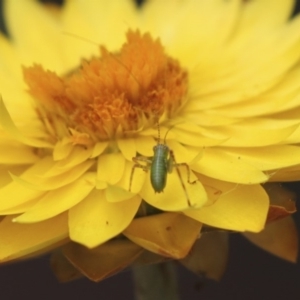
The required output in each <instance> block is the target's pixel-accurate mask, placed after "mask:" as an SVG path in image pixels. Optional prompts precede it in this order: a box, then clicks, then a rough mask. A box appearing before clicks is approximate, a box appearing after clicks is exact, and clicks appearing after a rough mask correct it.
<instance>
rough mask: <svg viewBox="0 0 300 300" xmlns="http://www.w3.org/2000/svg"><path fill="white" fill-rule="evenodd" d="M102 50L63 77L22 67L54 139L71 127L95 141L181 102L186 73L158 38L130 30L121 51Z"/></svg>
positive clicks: (148, 121)
mask: <svg viewBox="0 0 300 300" xmlns="http://www.w3.org/2000/svg"><path fill="white" fill-rule="evenodd" d="M100 52H101V56H100V57H95V58H92V59H91V60H89V61H83V62H82V64H81V67H80V68H79V69H78V70H76V71H74V72H72V73H71V74H68V75H67V76H58V75H57V74H55V73H54V72H51V71H45V70H44V69H43V68H42V67H41V66H39V65H34V66H33V67H30V68H24V77H25V81H26V83H27V84H28V86H29V91H30V93H31V94H32V95H33V97H34V99H35V100H36V102H37V111H38V113H39V115H40V116H41V119H42V120H43V121H44V123H45V126H46V127H47V129H48V131H49V132H50V133H51V134H53V135H55V138H56V139H61V138H63V137H64V136H66V135H70V134H72V133H74V132H77V133H80V134H82V135H84V136H85V137H88V139H90V140H92V141H93V142H96V141H99V140H108V139H111V138H113V137H115V136H119V135H121V136H126V135H128V134H129V133H130V134H134V133H135V132H136V131H138V130H139V129H141V128H145V127H149V126H153V125H154V124H155V123H156V122H157V121H158V120H159V119H160V117H161V116H162V115H164V116H165V117H167V118H170V117H171V116H172V115H173V114H174V113H176V111H178V109H179V108H180V107H181V106H182V104H183V102H184V100H185V96H186V94H187V85H188V77H187V72H186V71H184V70H183V69H182V68H181V67H180V65H179V63H178V62H177V61H176V60H174V59H172V58H171V57H169V56H167V55H166V54H165V53H164V49H163V47H162V45H161V43H160V41H159V40H153V39H152V38H151V36H150V35H149V34H144V35H141V34H140V33H139V32H138V31H137V32H133V31H129V32H128V33H127V42H126V43H125V44H124V45H123V47H122V48H121V51H120V52H119V53H115V54H112V53H110V52H108V51H107V50H106V49H105V48H104V47H101V49H100Z"/></svg>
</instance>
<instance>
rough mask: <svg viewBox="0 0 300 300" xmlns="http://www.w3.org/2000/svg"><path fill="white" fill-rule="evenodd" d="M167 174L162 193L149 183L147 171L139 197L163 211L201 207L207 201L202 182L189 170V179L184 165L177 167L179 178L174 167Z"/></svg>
mask: <svg viewBox="0 0 300 300" xmlns="http://www.w3.org/2000/svg"><path fill="white" fill-rule="evenodd" d="M174 169H175V170H173V172H172V173H171V174H167V176H168V177H167V184H166V187H165V189H164V191H163V192H162V193H156V192H155V191H154V189H153V187H152V185H151V181H150V172H148V173H147V177H146V180H145V184H144V186H143V188H142V190H141V192H140V195H141V197H142V198H143V199H144V200H145V201H147V202H148V203H149V204H151V205H152V206H154V207H157V208H159V209H161V210H165V211H181V210H184V209H187V208H189V207H194V208H199V207H202V206H203V205H204V204H205V203H206V201H207V195H206V191H205V189H204V187H203V186H202V184H201V183H200V182H199V181H197V177H196V176H195V174H194V173H193V172H192V171H191V172H190V175H191V176H190V180H191V182H194V183H193V184H192V183H189V182H188V181H187V178H188V173H187V170H186V168H185V167H183V166H182V167H179V168H178V169H179V171H180V174H181V179H180V177H179V176H178V174H177V172H176V168H174Z"/></svg>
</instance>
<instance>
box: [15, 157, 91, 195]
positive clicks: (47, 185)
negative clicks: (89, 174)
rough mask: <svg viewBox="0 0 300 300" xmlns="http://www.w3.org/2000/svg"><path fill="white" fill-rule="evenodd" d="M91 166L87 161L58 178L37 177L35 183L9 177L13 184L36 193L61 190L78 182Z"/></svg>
mask: <svg viewBox="0 0 300 300" xmlns="http://www.w3.org/2000/svg"><path fill="white" fill-rule="evenodd" d="M93 164H94V162H93V161H87V162H85V163H82V164H80V165H78V166H76V167H75V168H72V170H71V171H68V172H65V173H63V174H61V175H58V176H52V177H50V178H47V177H46V178H44V177H42V178H38V177H37V178H36V180H35V182H30V181H26V180H23V179H22V178H21V177H17V176H14V175H13V174H11V177H12V179H13V180H14V181H15V182H17V183H19V184H20V185H23V186H25V187H27V188H28V189H33V190H38V191H49V190H54V189H58V188H61V187H63V186H65V185H68V184H70V183H72V182H74V181H76V180H78V178H79V177H81V176H82V175H84V173H86V171H87V170H88V169H89V168H90V167H91V166H92V165H93Z"/></svg>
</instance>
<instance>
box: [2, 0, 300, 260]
mask: <svg viewBox="0 0 300 300" xmlns="http://www.w3.org/2000/svg"><path fill="white" fill-rule="evenodd" d="M292 5H293V1H287V0H280V1H276V5H275V4H274V3H273V1H267V0H265V1H242V0H232V1H199V0H186V1H171V0H168V1H158V0H149V1H146V3H145V5H144V6H143V7H142V8H137V7H136V6H135V5H134V3H133V1H120V0H114V1H110V2H109V3H108V2H107V1H88V2H86V1H80V0H77V1H75V0H69V1H66V3H65V5H64V6H63V7H62V8H61V9H59V10H57V11H52V10H51V11H50V10H47V9H45V7H44V6H42V5H40V4H38V3H37V2H36V1H33V0H28V1H21V2H20V1H17V0H7V1H6V2H5V15H6V19H7V26H8V30H9V33H10V37H11V39H9V40H8V39H7V38H5V37H4V36H1V40H0V43H1V44H0V59H1V68H0V82H1V95H2V99H3V101H2V102H1V106H0V124H1V131H0V143H1V152H0V160H1V171H0V172H1V173H0V179H1V181H0V182H1V185H0V187H1V188H0V214H1V215H3V216H5V217H4V219H3V220H2V222H1V223H0V240H2V241H4V243H3V245H4V246H1V249H0V259H1V260H2V261H7V260H12V259H16V258H20V257H26V256H31V255H36V254H39V253H41V252H43V251H46V250H49V249H51V248H54V247H57V246H58V245H61V244H63V243H66V242H67V241H68V240H69V239H70V240H71V241H75V242H77V243H79V244H81V245H84V246H86V247H88V248H94V247H97V246H99V245H101V244H103V243H105V242H107V241H109V240H111V239H113V238H114V237H116V236H117V235H119V234H120V233H122V232H123V233H124V235H125V236H126V237H127V238H128V239H130V240H132V241H133V242H135V243H136V244H138V245H141V246H142V247H144V248H146V249H148V250H151V251H154V252H156V253H161V254H163V255H166V256H171V257H174V258H182V257H184V256H185V255H186V254H187V253H188V252H189V250H190V248H191V246H192V245H193V243H194V241H195V240H196V239H197V237H198V235H199V231H200V229H201V226H202V224H205V225H209V226H214V227H219V228H223V229H229V230H235V231H241V232H243V231H251V232H259V231H261V230H262V229H263V228H264V225H265V221H266V217H267V212H268V209H269V197H268V195H267V193H266V192H265V190H264V188H263V187H262V186H261V184H263V183H265V182H267V181H291V180H299V179H300V147H299V146H298V144H299V142H300V126H299V125H300V117H299V116H300V113H299V110H300V98H299V96H298V86H299V82H300V80H299V79H300V68H299V58H300V51H299V50H300V30H299V29H300V19H299V18H298V17H296V18H294V19H293V20H289V19H288V18H289V16H290V13H291V9H292ZM26 12H28V13H26ZM72 34H73V35H75V37H72V36H70V35H72ZM81 37H82V38H81ZM84 39H87V40H91V41H96V43H97V44H99V45H102V46H101V47H100V52H99V47H98V46H95V44H94V43H93V42H90V41H86V40H84ZM21 65H22V66H23V68H21ZM158 143H165V144H166V145H167V146H168V147H169V149H170V150H171V152H172V153H173V154H174V157H175V158H176V162H177V163H179V166H177V165H174V163H173V172H172V173H170V174H168V175H167V183H166V186H165V188H164V191H163V193H156V190H155V189H154V188H153V186H152V185H151V181H150V173H151V172H150V171H149V170H148V172H144V171H145V170H143V168H142V167H141V166H144V169H147V168H148V167H150V165H151V164H152V161H151V158H152V157H153V147H154V146H155V145H157V144H158ZM133 158H134V159H133ZM147 158H148V159H147ZM134 161H135V162H134ZM135 164H140V165H138V166H137V165H135ZM148 165H149V166H148ZM134 166H136V167H134ZM132 170H134V172H133V171H132ZM189 177H190V178H189ZM142 199H143V200H142ZM159 212H166V213H159ZM158 213H159V214H158ZM153 214H154V215H153ZM148 215H151V216H148ZM141 216H148V217H145V218H135V217H141ZM134 218H135V219H134ZM156 226H157V227H158V228H159V229H157V228H156ZM161 228H164V230H165V231H163V230H161ZM160 230H161V231H160ZM187 233H188V234H187ZM168 239H170V241H169V240H168ZM166 241H167V242H166ZM163 243H165V244H163Z"/></svg>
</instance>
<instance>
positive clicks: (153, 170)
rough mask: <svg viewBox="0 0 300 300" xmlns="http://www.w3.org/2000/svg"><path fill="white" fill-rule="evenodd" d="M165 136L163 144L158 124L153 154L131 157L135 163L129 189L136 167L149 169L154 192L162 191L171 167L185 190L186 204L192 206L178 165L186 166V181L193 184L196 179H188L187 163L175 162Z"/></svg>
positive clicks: (146, 170)
mask: <svg viewBox="0 0 300 300" xmlns="http://www.w3.org/2000/svg"><path fill="white" fill-rule="evenodd" d="M169 131H170V129H169V130H168V131H167V133H168V132H169ZM167 133H166V136H167ZM166 136H165V138H164V143H163V144H162V143H160V129H159V124H158V139H157V145H155V146H154V147H153V152H154V153H153V156H152V157H145V156H135V157H133V158H132V160H133V161H134V162H135V164H134V166H133V167H132V170H131V174H130V183H129V191H130V190H131V185H132V180H133V175H134V171H135V169H136V168H141V169H142V170H143V171H145V172H148V171H149V170H150V180H151V185H152V187H153V189H154V191H155V193H161V192H163V190H164V188H165V187H166V184H167V175H168V173H172V171H173V169H174V168H175V169H176V172H177V175H178V177H179V179H180V182H181V185H182V188H183V190H184V192H185V195H186V198H187V203H188V206H192V204H191V201H190V198H189V196H188V193H187V190H186V187H185V185H184V183H183V179H182V176H181V173H180V170H179V167H180V166H184V167H186V169H187V182H188V183H190V184H194V183H196V180H195V181H191V180H190V168H189V166H188V164H187V163H177V162H176V160H175V155H174V152H173V151H172V150H171V149H170V148H169V147H168V146H167V145H166ZM141 162H144V163H145V165H144V164H141Z"/></svg>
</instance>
